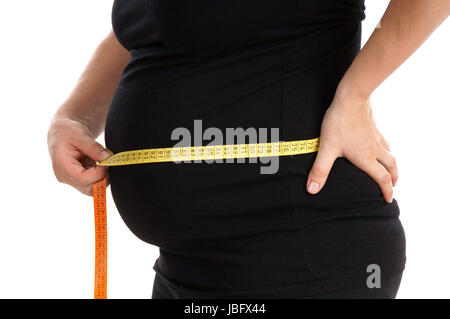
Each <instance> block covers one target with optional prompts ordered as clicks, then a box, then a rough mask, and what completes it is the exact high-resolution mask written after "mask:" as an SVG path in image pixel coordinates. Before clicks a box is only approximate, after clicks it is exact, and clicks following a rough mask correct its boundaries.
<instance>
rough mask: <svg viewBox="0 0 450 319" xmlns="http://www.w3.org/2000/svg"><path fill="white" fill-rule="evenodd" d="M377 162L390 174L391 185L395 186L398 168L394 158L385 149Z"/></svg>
mask: <svg viewBox="0 0 450 319" xmlns="http://www.w3.org/2000/svg"><path fill="white" fill-rule="evenodd" d="M377 160H378V162H380V163H381V164H382V165H383V166H384V167H385V168H386V170H387V171H388V172H389V174H391V178H392V185H393V186H395V185H396V184H397V180H398V166H397V161H396V159H395V157H394V156H392V154H391V153H390V152H388V151H387V150H386V149H383V150H381V152H380V154H379V155H378V157H377Z"/></svg>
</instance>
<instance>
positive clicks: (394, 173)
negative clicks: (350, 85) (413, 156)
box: [307, 92, 398, 203]
mask: <svg viewBox="0 0 450 319" xmlns="http://www.w3.org/2000/svg"><path fill="white" fill-rule="evenodd" d="M337 157H345V158H347V159H348V160H349V161H350V162H351V163H353V164H354V165H355V166H357V167H359V168H360V169H361V170H363V171H364V172H366V173H367V174H368V175H369V176H370V177H372V178H373V179H374V180H375V182H377V184H378V185H379V186H380V189H381V192H382V193H383V197H384V199H385V201H386V202H388V203H391V202H392V200H393V186H395V184H396V183H397V179H398V169H397V164H396V160H395V158H394V156H392V154H391V153H390V148H389V144H388V143H387V141H386V140H385V139H384V137H383V136H382V135H381V134H380V132H379V131H378V129H377V128H376V126H375V122H374V120H373V117H372V108H371V105H370V101H369V99H367V100H366V99H364V98H359V97H349V96H345V95H344V94H340V93H339V92H338V93H336V96H335V98H334V100H333V102H332V103H331V106H330V107H329V109H328V110H327V112H326V113H325V116H324V119H323V122H322V127H321V134H320V144H319V152H318V154H317V157H316V160H315V162H314V165H313V167H312V169H311V171H310V173H309V177H308V181H307V190H308V192H309V193H311V194H316V193H318V192H319V191H320V190H321V189H322V187H323V186H324V184H325V182H326V180H327V178H328V174H329V173H330V170H331V167H332V166H333V163H334V161H335V159H336V158H337Z"/></svg>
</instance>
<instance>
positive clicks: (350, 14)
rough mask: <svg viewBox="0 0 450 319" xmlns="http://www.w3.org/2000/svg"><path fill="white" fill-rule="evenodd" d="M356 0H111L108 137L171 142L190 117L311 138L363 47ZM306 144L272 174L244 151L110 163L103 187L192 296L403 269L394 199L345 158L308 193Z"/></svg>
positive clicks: (124, 144)
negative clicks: (117, 49) (201, 158)
mask: <svg viewBox="0 0 450 319" xmlns="http://www.w3.org/2000/svg"><path fill="white" fill-rule="evenodd" d="M364 9H365V8H364V2H363V1H362V0H314V1H313V0H309V1H308V0H260V1H253V0H239V1H237V0H214V1H211V0H195V1H193V0H164V1H163V0H116V1H115V2H114V7H113V15H112V18H113V19H112V20H113V27H114V31H115V33H116V35H117V38H118V39H119V41H120V42H121V43H122V45H123V46H124V47H126V48H127V49H128V50H130V52H131V59H130V61H129V63H128V65H127V66H126V68H125V70H124V72H123V74H122V77H121V79H120V82H119V85H118V88H117V90H116V93H115V96H114V99H113V101H112V104H111V108H110V111H109V113H108V117H107V121H106V128H105V143H106V146H107V147H108V148H109V149H110V150H112V151H113V152H114V153H117V152H121V151H126V150H134V149H145V148H155V147H172V146H173V145H175V144H176V143H177V141H172V140H171V134H172V131H173V130H174V129H176V128H178V127H186V128H189V129H190V130H191V131H192V132H193V125H194V124H193V123H194V120H195V119H201V120H202V121H203V129H204V130H205V129H207V128H209V127H216V128H219V129H221V130H222V132H225V130H226V128H238V127H242V128H244V129H246V128H250V127H254V128H279V129H280V139H281V140H286V141H289V140H299V139H309V138H315V137H318V136H319V134H320V124H321V121H322V118H323V115H324V113H325V111H326V109H327V108H328V106H329V105H330V103H331V101H332V99H333V95H334V92H335V89H336V87H337V85H338V83H339V80H340V79H341V77H342V76H343V74H344V72H345V71H346V69H347V68H348V67H349V65H350V64H351V62H352V60H353V59H354V57H355V56H356V54H357V53H358V52H359V50H360V46H361V21H362V20H363V19H364V17H365V16H364ZM207 143H208V142H204V145H206V144H207ZM315 156H316V153H312V154H306V155H299V156H290V157H280V163H279V170H278V172H277V173H276V174H272V175H263V174H260V167H261V166H262V164H261V163H259V162H258V163H250V162H249V161H246V162H245V163H213V164H207V163H201V164H198V163H195V164H194V163H190V164H189V163H184V164H183V163H182V164H175V163H172V162H168V163H157V164H139V165H130V166H118V167H110V168H109V176H110V181H111V191H112V195H113V198H114V201H115V204H116V206H117V209H118V211H119V213H120V214H121V216H122V218H123V220H124V222H125V223H126V225H127V226H128V227H129V228H130V230H131V231H132V232H133V233H134V234H135V235H136V236H137V237H139V238H140V239H142V240H144V241H145V242H148V243H150V244H153V245H157V246H159V247H160V257H159V258H158V260H157V261H156V262H155V265H154V269H155V271H157V272H158V273H160V274H161V275H163V276H164V277H165V278H167V279H168V280H170V281H171V282H173V283H174V284H176V285H178V286H182V287H184V288H186V289H191V290H194V291H195V292H196V293H199V294H202V293H201V292H202V291H207V292H211V291H227V292H230V291H234V290H236V291H239V290H247V291H253V290H257V289H275V290H276V289H277V288H276V287H285V286H286V285H293V284H295V286H299V284H301V283H306V282H315V283H316V284H315V285H314V286H310V287H309V288H308V289H309V290H308V291H306V293H308V294H320V293H323V292H324V291H325V290H327V289H331V290H335V289H333V288H337V287H340V288H339V289H350V288H353V287H354V286H355V285H356V284H357V283H359V282H360V280H359V279H358V280H353V281H352V280H343V279H339V280H334V281H333V282H334V283H330V281H329V280H330V279H332V278H347V277H349V276H350V277H352V276H355V274H356V276H357V277H358V276H359V277H361V278H362V277H364V276H366V275H367V274H366V273H365V271H366V267H367V265H369V264H378V265H380V267H381V269H382V270H383V269H385V270H386V272H390V271H391V269H393V268H395V269H396V271H397V270H398V269H403V266H404V264H405V240H404V233H403V228H402V227H401V223H400V221H399V206H398V203H397V201H396V200H394V201H393V203H391V204H387V203H385V202H384V200H383V197H382V195H381V192H380V189H379V187H378V185H377V184H376V183H375V182H374V181H373V180H372V179H371V178H370V177H369V176H368V175H367V174H366V173H364V172H363V171H361V170H360V169H358V168H357V167H355V166H354V165H353V164H351V163H350V162H349V161H348V160H347V159H345V158H338V159H337V160H336V161H335V163H334V166H333V168H332V171H331V174H330V176H329V178H328V181H327V183H326V185H325V187H324V188H323V189H322V191H321V192H320V193H319V194H317V195H315V196H313V195H310V194H308V193H307V192H306V189H305V184H306V179H307V176H308V173H309V170H310V169H311V166H312V164H313V162H314V159H315ZM392 271H394V270H392ZM321 282H323V283H325V282H328V284H327V285H328V286H324V285H322V284H320V283H321ZM336 282H337V283H336ZM331 285H334V286H331ZM300 286H301V285H300ZM275 290H273V291H275ZM273 291H272V292H273ZM292 293H293V295H294V296H298V295H299V293H301V292H299V291H293V292H292ZM269 294H270V293H269Z"/></svg>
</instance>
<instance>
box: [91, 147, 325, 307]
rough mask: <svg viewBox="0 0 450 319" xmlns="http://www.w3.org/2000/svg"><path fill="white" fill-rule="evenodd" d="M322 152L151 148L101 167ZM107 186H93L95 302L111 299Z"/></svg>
mask: <svg viewBox="0 0 450 319" xmlns="http://www.w3.org/2000/svg"><path fill="white" fill-rule="evenodd" d="M318 150H319V138H313V139H309V140H300V141H290V142H272V143H254V144H233V145H214V146H187V147H170V148H151V149H142V150H134V151H125V152H120V153H117V154H114V155H112V156H111V157H109V158H108V159H106V160H104V161H102V162H100V163H98V164H97V165H99V166H120V165H133V164H145V163H160V162H185V161H199V160H202V161H203V160H217V159H231V158H253V157H270V156H289V155H300V154H307V153H313V152H317V151H318ZM106 186H107V185H106V177H104V178H103V179H101V180H100V181H98V182H96V183H94V186H93V187H94V188H93V197H94V212H95V280H94V298H95V299H105V298H106V296H107V294H106V292H107V224H106Z"/></svg>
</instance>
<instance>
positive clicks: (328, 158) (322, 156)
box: [306, 147, 337, 194]
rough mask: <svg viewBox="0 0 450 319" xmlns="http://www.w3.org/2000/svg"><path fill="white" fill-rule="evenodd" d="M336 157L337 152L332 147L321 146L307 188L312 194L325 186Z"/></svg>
mask: <svg viewBox="0 0 450 319" xmlns="http://www.w3.org/2000/svg"><path fill="white" fill-rule="evenodd" d="M336 158H337V156H336V154H335V152H333V151H332V150H331V149H329V148H327V147H319V152H318V153H317V157H316V160H315V161H314V164H313V166H312V168H311V171H310V172H309V176H308V181H307V183H306V186H307V187H306V189H307V191H308V192H309V193H310V194H317V193H318V192H319V191H320V190H321V189H322V188H323V185H325V182H326V180H327V178H328V175H329V174H330V170H331V167H332V166H333V163H334V161H335V160H336Z"/></svg>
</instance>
